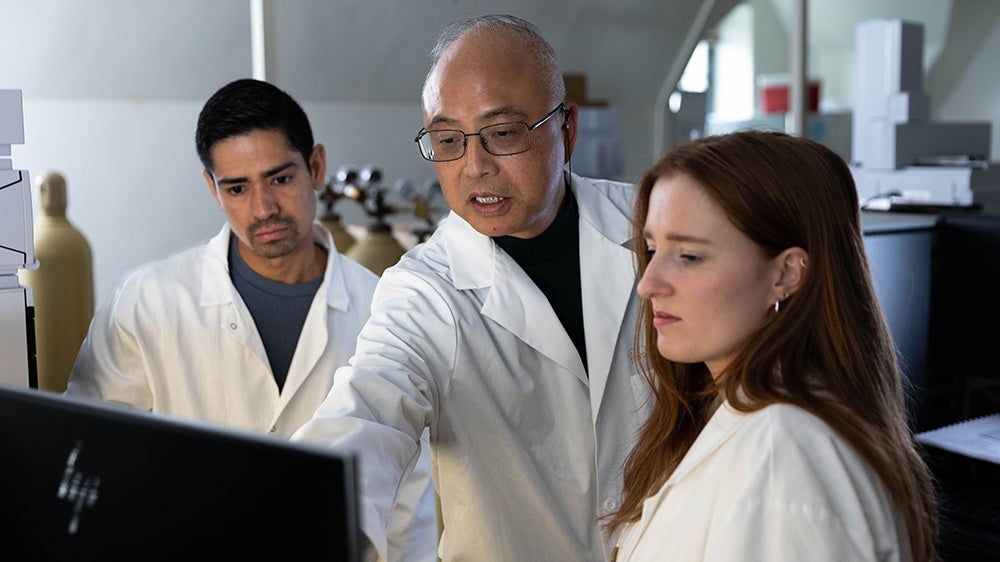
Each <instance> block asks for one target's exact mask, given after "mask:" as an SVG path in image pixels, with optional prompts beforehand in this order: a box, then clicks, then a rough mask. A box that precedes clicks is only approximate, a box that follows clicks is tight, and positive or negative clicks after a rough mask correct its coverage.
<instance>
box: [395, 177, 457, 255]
mask: <svg viewBox="0 0 1000 562" xmlns="http://www.w3.org/2000/svg"><path fill="white" fill-rule="evenodd" d="M392 191H393V193H394V194H395V195H396V196H398V197H399V198H400V199H402V200H403V201H404V205H405V206H406V207H407V208H408V209H409V212H410V213H412V214H413V216H414V217H416V218H417V219H418V221H419V222H418V224H417V225H415V226H414V227H413V228H411V229H410V233H411V234H412V235H413V236H414V238H415V239H416V241H417V243H420V242H426V241H427V239H428V238H430V237H431V234H434V229H435V228H436V227H437V224H438V221H439V220H441V217H442V216H443V215H445V214H447V212H448V206H447V205H446V204H444V199H443V197H442V195H441V182H440V181H438V180H437V178H430V179H428V180H427V181H425V182H424V185H423V188H422V189H420V190H418V189H417V187H416V184H415V183H414V182H413V180H410V179H407V178H400V179H399V180H396V183H395V184H394V185H393V186H392Z"/></svg>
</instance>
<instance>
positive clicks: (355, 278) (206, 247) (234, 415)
mask: <svg viewBox="0 0 1000 562" xmlns="http://www.w3.org/2000/svg"><path fill="white" fill-rule="evenodd" d="M229 237H230V229H229V226H228V224H227V225H225V226H224V227H223V228H222V231H221V232H219V234H218V235H216V236H215V237H214V238H212V239H211V240H209V241H208V242H207V243H203V244H199V245H197V246H195V247H193V248H190V249H187V250H184V251H182V252H180V253H178V254H175V255H173V256H171V257H168V258H166V259H164V260H160V261H157V262H153V263H150V264H146V265H143V266H140V267H139V268H137V269H135V270H133V271H132V272H130V273H129V274H128V275H127V276H126V277H125V278H124V279H123V281H122V282H121V284H120V285H119V286H118V288H117V289H116V290H115V292H114V296H113V297H112V299H111V301H110V303H108V304H107V305H105V306H102V307H101V308H100V309H99V310H98V311H97V313H96V314H95V315H94V319H93V321H92V322H91V326H90V330H89V332H88V334H87V338H86V340H85V341H84V343H83V346H82V347H81V349H80V353H79V356H78V357H77V360H76V364H75V365H74V367H73V372H72V374H71V376H70V381H69V385H68V388H67V390H66V392H67V393H68V394H75V395H82V396H88V397H93V398H99V399H102V400H107V401H111V402H119V403H123V404H129V405H132V406H136V407H138V408H144V409H147V410H151V411H154V412H160V413H164V414H169V415H175V416H181V417H185V418H191V419H196V420H201V421H206V422H212V423H218V424H223V425H227V426H232V427H237V428H241V429H247V430H252V431H258V432H270V433H274V434H277V435H281V436H284V437H288V436H290V435H291V434H292V433H293V432H294V431H295V430H296V429H298V428H299V426H301V425H302V424H303V423H305V422H306V421H307V420H308V419H309V418H310V417H311V416H312V414H313V412H314V411H315V410H316V407H317V406H318V405H319V404H320V403H321V402H322V401H323V399H324V398H325V397H326V394H327V392H328V391H329V389H330V387H331V386H332V385H333V378H334V372H335V371H336V369H337V367H339V366H341V365H344V364H346V363H347V360H348V358H350V356H351V355H352V354H353V353H354V349H355V344H356V336H357V334H358V332H359V331H360V329H361V326H362V325H364V322H365V321H366V320H367V319H368V316H369V314H370V306H369V303H370V302H371V296H372V293H373V291H374V287H375V283H376V282H377V280H378V278H377V277H376V276H375V275H374V274H373V273H372V272H370V271H368V270H367V269H365V268H363V267H362V266H360V265H358V264H357V263H355V262H353V261H351V260H349V259H347V258H345V257H343V256H341V255H340V254H338V253H337V252H336V251H330V250H329V249H330V248H333V247H334V246H333V239H332V237H331V236H330V234H329V232H327V231H326V230H325V229H323V228H322V227H320V226H318V225H313V238H314V240H315V241H316V242H317V243H318V244H320V245H322V246H323V247H324V248H326V249H327V251H328V258H327V266H326V272H325V273H324V279H323V283H322V284H321V285H320V287H319V289H318V290H317V291H316V298H315V299H314V300H313V303H312V305H311V306H310V308H309V312H308V314H307V316H306V320H305V324H304V325H303V327H302V334H301V336H300V337H299V342H298V346H297V347H296V349H295V355H294V358H293V359H292V362H291V365H290V366H289V369H288V375H287V379H286V381H285V385H284V389H283V390H282V391H281V392H280V393H279V391H278V385H277V383H276V382H275V380H274V376H273V375H272V373H271V366H270V363H269V362H268V359H267V354H266V352H265V350H264V345H263V342H262V340H261V338H260V335H259V334H258V332H257V328H256V325H255V324H254V321H253V318H252V317H251V315H250V311H249V310H248V309H247V307H246V305H245V304H244V302H243V299H242V298H240V296H239V293H238V292H237V291H236V288H235V287H234V286H233V284H232V282H231V280H230V276H229V267H228V260H227V255H228V251H229ZM421 466H423V470H417V471H415V473H414V474H415V475H414V478H413V480H412V481H411V482H410V483H408V486H409V487H410V489H411V490H412V491H411V495H410V496H409V498H408V501H406V502H405V503H406V504H407V505H404V506H401V508H400V509H399V510H397V511H398V513H395V514H394V521H393V524H394V529H400V528H402V529H404V530H403V531H399V536H395V537H394V538H393V540H394V542H398V543H407V542H408V543H410V544H422V545H423V547H422V548H423V552H424V553H425V556H424V557H413V558H411V559H413V560H421V561H424V560H430V559H432V557H433V555H434V552H435V549H434V545H435V543H436V538H437V522H436V515H435V510H434V497H433V496H434V494H433V489H432V487H431V484H430V479H429V469H430V464H429V459H428V462H427V463H426V464H425V465H421ZM290 477H294V476H293V475H292V476H290ZM407 527H410V530H409V531H405V528H407Z"/></svg>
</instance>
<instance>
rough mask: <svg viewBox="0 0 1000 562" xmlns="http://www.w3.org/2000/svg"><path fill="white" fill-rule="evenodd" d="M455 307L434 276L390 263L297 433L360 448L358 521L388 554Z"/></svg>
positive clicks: (432, 406)
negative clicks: (352, 348)
mask: <svg viewBox="0 0 1000 562" xmlns="http://www.w3.org/2000/svg"><path fill="white" fill-rule="evenodd" d="M452 310H453V308H452V306H451V305H450V304H449V300H448V299H447V297H445V296H444V294H443V292H442V291H439V290H438V289H437V287H436V286H435V284H434V283H433V282H429V281H427V280H426V279H425V278H424V277H422V276H421V275H418V274H416V273H413V272H411V271H407V270H405V269H400V268H398V267H397V268H395V269H390V270H387V271H386V272H385V273H384V274H383V277H382V279H381V281H380V282H379V285H378V287H377V289H376V291H375V295H374V297H373V301H372V316H371V318H370V319H369V320H368V322H367V324H366V325H365V327H364V328H363V329H362V331H361V334H360V336H359V337H358V345H357V351H356V353H355V355H354V357H352V358H351V360H350V363H349V365H348V366H345V367H341V368H340V369H338V370H337V373H336V375H335V377H334V385H333V388H332V389H331V390H330V393H329V395H328V396H327V399H326V400H325V402H324V403H323V404H322V405H321V406H320V407H319V409H318V410H317V411H316V413H315V415H314V416H313V418H312V420H310V421H309V422H307V423H306V424H305V425H304V426H303V427H302V428H301V429H300V430H299V431H297V432H296V433H295V435H294V436H293V437H292V439H293V440H300V441H309V442H313V443H317V444H321V445H328V446H333V447H337V448H342V449H347V450H350V451H353V452H355V453H356V454H357V455H358V461H359V462H358V464H359V467H358V468H359V473H360V482H361V489H360V496H361V497H360V500H361V501H360V504H361V506H360V507H361V517H360V520H361V527H362V530H363V531H364V533H365V534H366V535H367V537H368V538H369V540H370V541H371V542H372V544H373V545H374V546H375V548H376V549H377V550H378V552H379V554H380V555H381V556H382V557H383V558H385V557H386V552H387V540H386V528H387V526H388V520H389V514H390V513H391V511H392V507H393V505H394V503H395V502H396V500H397V498H398V496H399V494H400V492H401V489H402V486H403V482H404V480H405V477H406V476H407V475H408V474H409V473H410V471H411V470H412V469H413V467H414V465H415V464H416V462H417V459H418V456H419V454H420V450H421V449H420V442H421V434H422V433H423V432H424V429H425V428H428V427H429V428H430V435H431V438H432V439H433V436H434V431H435V427H434V421H435V420H434V415H433V413H434V412H435V411H436V410H437V406H438V405H439V404H440V402H441V400H442V396H443V395H444V394H445V393H446V392H447V380H448V378H449V377H450V374H451V372H452V370H453V368H454V364H455V354H456V340H457V336H456V334H457V332H456V330H457V327H456V320H455V317H454V315H453V313H452Z"/></svg>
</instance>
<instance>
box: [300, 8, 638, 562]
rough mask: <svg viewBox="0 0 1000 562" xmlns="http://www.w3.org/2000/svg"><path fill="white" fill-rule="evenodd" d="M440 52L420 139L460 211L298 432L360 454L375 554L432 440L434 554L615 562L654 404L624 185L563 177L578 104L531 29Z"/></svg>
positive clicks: (464, 41) (451, 43)
mask: <svg viewBox="0 0 1000 562" xmlns="http://www.w3.org/2000/svg"><path fill="white" fill-rule="evenodd" d="M431 58H432V66H431V69H430V72H429V73H428V75H427V79H426V81H425V84H424V90H423V109H424V127H423V128H422V129H421V130H420V132H419V133H418V135H417V137H416V139H415V140H416V142H417V145H418V147H419V150H420V154H421V155H422V156H423V157H424V158H425V159H427V160H429V161H431V162H433V163H434V167H435V169H436V171H437V174H438V178H439V179H440V181H441V188H442V192H443V194H444V196H445V199H446V200H447V201H448V203H449V205H450V206H451V209H452V213H451V215H450V216H449V217H448V218H447V220H446V221H445V222H444V223H443V224H442V225H441V226H440V227H439V228H438V229H437V231H436V232H435V234H434V236H433V237H432V238H431V239H430V240H429V241H428V242H426V243H425V244H422V245H420V246H418V247H416V248H414V249H413V250H411V251H410V252H409V253H408V254H407V255H405V256H404V257H403V258H402V259H401V260H400V262H399V264H397V265H396V266H395V267H393V268H390V269H389V270H387V271H386V272H385V273H384V274H383V276H382V279H381V280H380V282H379V285H378V288H377V289H376V293H375V297H374V300H373V309H372V317H371V319H370V321H369V322H368V323H367V324H366V326H365V327H364V328H363V330H362V333H361V336H360V338H359V341H358V348H357V354H356V355H355V356H354V357H353V358H352V360H351V363H350V366H349V367H344V368H342V369H340V370H338V372H337V375H336V380H337V384H336V385H335V387H334V388H333V390H332V391H331V393H330V395H329V397H328V398H327V400H326V402H325V403H324V404H323V406H321V407H320V409H319V410H318V411H317V412H316V415H315V416H314V417H313V419H312V420H311V421H310V422H309V423H307V424H306V425H305V426H304V427H303V428H302V430H300V431H299V432H298V433H297V434H296V439H301V440H309V441H315V442H320V443H327V444H331V445H334V446H338V447H347V448H350V449H352V450H355V451H357V452H358V454H359V456H360V473H361V480H362V506H361V511H362V517H363V519H362V528H363V529H364V531H365V533H366V535H367V537H368V538H369V539H370V541H371V543H372V545H373V546H374V548H375V549H376V550H377V551H378V552H379V553H380V554H381V555H383V556H384V554H385V544H386V538H385V537H386V521H387V519H388V516H389V513H390V510H391V508H392V506H393V502H394V501H395V493H396V490H397V489H398V488H399V485H400V482H402V480H403V478H404V476H405V475H406V474H407V472H408V471H409V470H410V469H411V468H412V467H413V464H414V461H415V459H416V458H417V456H418V453H419V447H420V435H421V432H422V431H423V430H424V428H425V427H427V428H429V430H430V441H431V451H432V462H433V470H432V472H433V475H434V479H435V484H436V489H437V490H438V493H439V494H440V506H441V515H442V517H443V529H444V531H443V536H442V537H441V542H440V545H439V550H438V552H439V555H440V556H441V558H442V559H444V560H606V559H608V557H609V554H610V550H611V546H612V545H613V544H614V542H615V537H607V536H605V535H604V533H603V532H602V530H601V524H600V521H599V518H600V517H601V516H602V515H605V514H606V513H608V512H611V511H613V510H615V508H617V506H618V502H619V497H620V494H621V467H622V465H623V464H624V462H625V456H626V455H627V453H628V450H629V448H630V447H631V445H632V443H633V441H634V438H635V436H636V434H637V431H638V427H639V426H640V424H641V423H642V422H643V421H644V415H643V412H645V406H646V395H645V387H644V385H643V384H641V382H640V380H639V375H638V373H637V372H636V370H635V367H634V366H633V363H632V361H631V355H632V345H633V335H634V324H635V316H636V297H635V294H634V286H635V276H634V270H633V266H632V258H631V251H630V250H629V249H628V245H627V239H628V233H629V216H630V212H631V204H632V198H633V188H632V186H630V185H626V184H622V183H616V182H609V181H598V180H589V179H585V178H581V177H579V176H575V175H572V174H567V173H566V172H565V171H564V166H565V165H566V164H567V163H568V162H569V160H570V156H571V155H572V152H573V144H574V141H575V138H576V126H577V124H576V122H577V115H578V108H577V106H576V105H575V104H573V103H570V102H566V101H564V97H565V88H564V85H563V81H562V75H561V73H560V71H559V68H558V65H557V63H556V60H555V54H554V53H553V51H552V48H551V47H550V46H549V44H548V43H547V42H546V41H545V40H544V39H543V38H542V37H541V35H540V34H539V33H538V30H537V29H536V28H535V27H534V26H533V25H532V24H530V23H528V22H526V21H523V20H521V19H518V18H515V17H512V16H483V17H478V18H473V19H470V20H465V21H461V22H456V23H454V24H452V25H450V26H448V27H447V28H446V29H445V30H444V31H443V32H442V34H441V36H440V38H439V40H438V43H437V45H436V46H435V47H434V50H433V51H432V53H431Z"/></svg>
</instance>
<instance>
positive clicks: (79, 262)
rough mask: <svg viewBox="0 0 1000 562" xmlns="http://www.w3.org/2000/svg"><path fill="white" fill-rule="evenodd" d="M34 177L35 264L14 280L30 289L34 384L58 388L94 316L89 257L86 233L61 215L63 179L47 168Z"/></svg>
mask: <svg viewBox="0 0 1000 562" xmlns="http://www.w3.org/2000/svg"><path fill="white" fill-rule="evenodd" d="M35 182H36V183H37V184H38V201H39V204H40V206H41V209H42V215H41V217H39V219H38V220H37V221H35V228H34V234H35V258H36V259H37V260H38V262H39V266H38V268H37V269H33V270H27V269H26V270H22V271H21V273H20V279H21V282H22V283H24V285H25V286H26V287H31V290H32V291H33V292H34V294H35V333H36V335H37V338H36V340H37V348H38V349H37V357H38V388H40V389H43V390H51V391H53V392H63V391H65V390H66V382H67V381H68V380H69V374H70V371H72V370H73V362H74V361H75V360H76V355H77V353H78V352H79V351H80V344H82V343H83V340H84V338H85V337H86V336H87V329H88V328H89V327H90V320H91V319H92V318H93V316H94V275H93V258H92V254H91V251H90V243H88V242H87V238H86V237H85V236H84V235H83V234H82V233H81V232H80V231H79V230H77V228H76V227H75V226H74V225H73V224H72V223H71V222H70V221H69V219H68V218H66V207H67V194H66V179H65V178H64V177H63V176H62V175H61V174H59V173H56V172H51V171H50V172H46V173H43V174H41V175H39V176H38V177H36V178H35Z"/></svg>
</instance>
